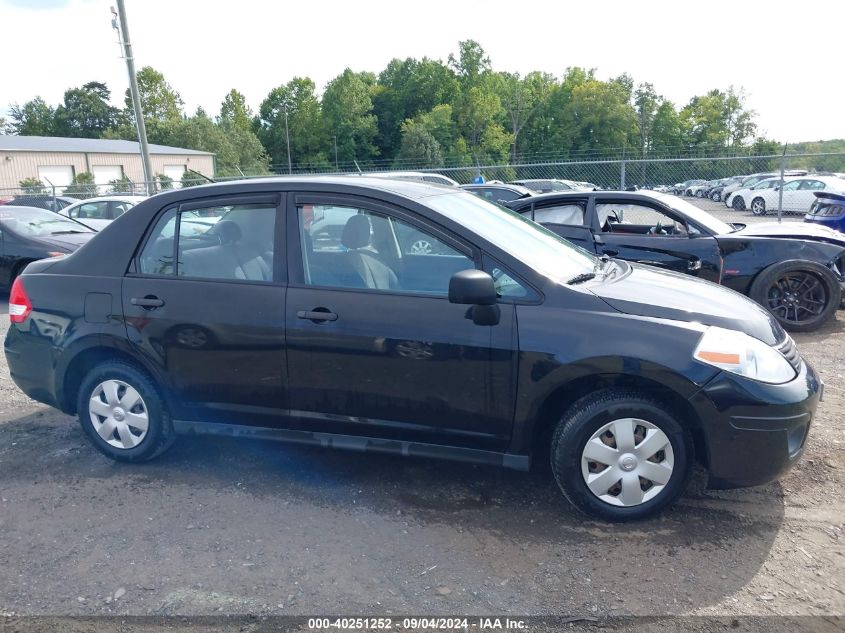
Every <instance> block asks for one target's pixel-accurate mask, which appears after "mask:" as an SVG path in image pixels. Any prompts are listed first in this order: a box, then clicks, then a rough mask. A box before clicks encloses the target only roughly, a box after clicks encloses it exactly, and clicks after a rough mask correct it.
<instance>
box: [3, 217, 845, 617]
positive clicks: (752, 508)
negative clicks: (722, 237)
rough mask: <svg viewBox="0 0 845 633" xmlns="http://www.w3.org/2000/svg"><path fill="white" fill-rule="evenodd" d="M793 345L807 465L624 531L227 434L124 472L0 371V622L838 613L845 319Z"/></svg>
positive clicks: (414, 472)
mask: <svg viewBox="0 0 845 633" xmlns="http://www.w3.org/2000/svg"><path fill="white" fill-rule="evenodd" d="M701 204H702V205H713V206H716V205H715V204H713V203H708V202H704V203H701ZM722 209H724V207H723V206H722ZM719 213H720V214H721V213H724V214H726V215H727V216H728V217H727V218H726V219H730V220H732V221H742V222H745V221H748V218H752V217H753V216H750V214H744V213H736V212H732V211H728V210H724V211H719ZM746 215H748V218H746ZM740 217H741V218H742V219H739V218H740ZM0 301H2V302H3V305H4V306H5V301H6V298H5V297H0ZM4 311H5V310H4ZM0 322H2V328H0V329H2V330H3V331H5V328H6V327H7V324H6V319H5V317H3V318H2V321H0ZM795 339H796V341H797V342H798V344H799V347H800V349H801V351H802V353H803V354H804V355H805V356H806V358H808V359H809V361H810V362H811V363H812V364H813V365H814V366H815V367H816V369H817V370H818V371H819V373H820V374H821V376H822V378H823V380H824V381H825V383H826V392H825V393H826V399H825V402H823V403H822V404H821V405H820V409H819V412H818V416H817V418H816V420H815V423H814V427H813V429H812V432H811V435H810V439H809V443H808V446H807V450H806V453H805V456H804V458H803V460H802V461H801V462H800V463H799V464H798V466H797V467H796V468H795V469H794V470H793V471H792V472H791V473H789V474H788V475H786V476H785V477H784V478H783V479H782V480H781V481H780V482H779V483H774V484H770V485H767V486H763V487H758V488H753V489H747V490H738V491H728V492H716V491H707V490H704V489H703V486H702V477H701V474H700V473H699V474H698V476H697V477H695V478H694V480H693V483H692V485H691V487H690V489H689V491H688V492H687V494H686V495H685V496H684V497H683V498H682V500H681V501H680V503H679V504H678V505H677V506H676V507H675V508H674V509H672V510H670V511H669V512H667V513H665V514H664V515H663V516H661V517H659V518H657V519H654V520H651V521H648V522H643V523H638V524H634V525H625V526H617V525H608V524H603V523H598V522H593V521H589V520H586V519H584V518H583V517H582V516H580V515H578V514H576V513H575V512H574V511H573V510H572V509H571V508H570V506H568V505H567V503H566V502H565V500H564V499H563V498H562V497H561V495H560V494H559V493H558V491H557V490H556V488H555V486H554V484H553V482H552V481H551V479H550V475H549V473H548V470H547V469H545V468H538V469H536V470H535V471H534V472H531V473H518V472H511V471H506V470H499V469H495V468H489V467H483V466H474V465H463V464H454V463H445V462H436V461H427V460H421V459H403V458H399V457H393V456H386V455H369V454H355V453H345V452H339V451H329V450H321V449H316V448H309V447H298V446H285V445H280V444H272V443H263V442H257V441H250V440H234V439H225V438H191V439H187V438H186V439H181V440H180V441H179V442H178V443H177V444H176V446H174V448H173V449H172V450H171V451H170V452H169V453H167V454H166V455H165V456H163V457H162V458H160V459H158V460H157V461H155V462H153V463H149V464H144V465H126V464H118V463H114V462H112V461H110V460H108V459H107V458H105V457H103V456H101V455H100V454H99V453H97V452H96V451H95V450H94V449H93V448H92V447H91V446H89V444H88V443H87V441H86V440H85V439H84V437H83V434H82V432H81V431H80V430H79V428H78V426H77V423H76V421H75V420H74V419H72V418H69V417H67V416H65V415H63V414H61V413H58V412H56V411H54V410H51V409H49V408H47V407H44V406H42V405H39V404H37V403H35V402H33V401H31V400H29V399H27V398H26V397H25V396H23V395H22V394H21V393H20V392H19V391H18V390H17V389H16V387H15V386H14V384H13V383H12V382H11V379H10V378H9V376H8V370H7V368H6V366H5V359H2V360H0V364H2V368H0V614H4V615H7V616H12V615H36V614H40V615H80V616H101V615H122V616H123V615H152V616H166V615H173V614H180V615H182V614H185V615H202V614H205V615H217V614H235V615H237V614H254V615H259V616H267V615H282V614H315V613H326V612H333V613H342V614H362V613H363V614H400V613H401V614H408V613H415V614H435V613H436V614H468V613H473V614H514V615H520V614H522V615H524V614H555V615H559V614H567V615H572V616H582V617H587V618H602V617H605V616H611V615H664V614H678V615H683V614H695V615H720V616H730V617H732V616H739V615H757V616H770V615H794V616H801V615H831V614H834V615H835V614H843V613H845V547H843V543H845V532H844V531H843V530H844V529H845V500H843V495H842V490H843V489H845V450H843V449H845V417H843V411H845V354H844V353H843V350H845V313H840V314H839V317H838V319H837V320H835V321H833V322H831V323H829V324H828V325H827V326H826V327H825V328H824V329H823V330H822V331H820V332H816V333H813V334H806V335H797V336H796V337H795ZM769 621H770V622H772V621H774V620H769ZM2 622H3V619H2V618H0V629H2ZM726 626H733V625H732V624H731V621H730V620H729V621H728V623H727V624H726V625H725V626H718V627H716V629H718V630H724V628H725V627H726ZM35 628H38V627H35ZM45 628H47V627H45ZM68 630H70V629H68ZM73 630H76V629H73ZM80 630H82V629H80ZM85 630H88V629H85ZM714 630H715V629H714Z"/></svg>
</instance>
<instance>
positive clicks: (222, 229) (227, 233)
mask: <svg viewBox="0 0 845 633" xmlns="http://www.w3.org/2000/svg"><path fill="white" fill-rule="evenodd" d="M214 232H215V233H217V235H218V237H220V243H221V244H234V243H235V242H238V241H240V239H241V237H242V236H243V233H242V232H241V227H239V226H238V225H237V224H236V223H235V222H232V221H231V220H223V221H222V222H218V223H217V224H215V225H214Z"/></svg>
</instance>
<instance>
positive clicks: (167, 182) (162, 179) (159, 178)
mask: <svg viewBox="0 0 845 633" xmlns="http://www.w3.org/2000/svg"><path fill="white" fill-rule="evenodd" d="M155 180H156V182H157V183H158V188H159V190H161V191H167V190H168V189H173V178H171V177H170V176H168V175H167V174H156V175H155Z"/></svg>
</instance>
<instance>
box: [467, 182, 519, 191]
mask: <svg viewBox="0 0 845 633" xmlns="http://www.w3.org/2000/svg"><path fill="white" fill-rule="evenodd" d="M461 189H510V190H511V191H518V192H519V193H530V194H533V193H534V192H533V191H531V189H529V188H528V187H523V186H522V185H514V184H512V183H509V182H485V183H483V184H475V183H467V184H465V185H461Z"/></svg>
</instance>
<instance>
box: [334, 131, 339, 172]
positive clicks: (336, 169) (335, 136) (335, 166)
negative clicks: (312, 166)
mask: <svg viewBox="0 0 845 633" xmlns="http://www.w3.org/2000/svg"><path fill="white" fill-rule="evenodd" d="M334 168H335V171H338V167H337V134H335V135H334Z"/></svg>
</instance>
